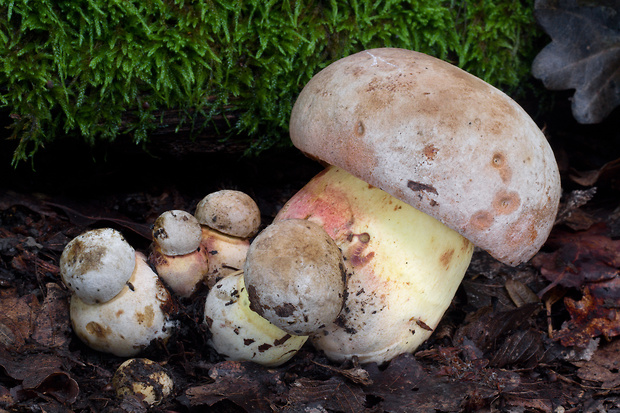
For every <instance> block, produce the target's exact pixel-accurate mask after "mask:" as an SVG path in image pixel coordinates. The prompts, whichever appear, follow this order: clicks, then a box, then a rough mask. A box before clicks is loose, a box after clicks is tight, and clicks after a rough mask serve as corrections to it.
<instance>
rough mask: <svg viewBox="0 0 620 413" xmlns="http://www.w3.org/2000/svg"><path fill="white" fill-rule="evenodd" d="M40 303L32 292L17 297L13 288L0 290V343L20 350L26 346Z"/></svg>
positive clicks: (9, 348) (5, 346)
mask: <svg viewBox="0 0 620 413" xmlns="http://www.w3.org/2000/svg"><path fill="white" fill-rule="evenodd" d="M40 308H41V304H39V301H38V300H37V298H36V297H35V296H34V295H33V294H28V295H26V296H23V297H19V296H18V294H17V291H16V290H14V289H8V290H0V344H2V346H1V347H3V348H5V349H7V350H13V351H20V350H22V349H23V347H25V346H26V343H27V341H28V339H29V338H30V335H31V333H32V330H33V328H34V321H35V317H36V314H38V312H39V311H40Z"/></svg>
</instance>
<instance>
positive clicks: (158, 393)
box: [112, 358, 174, 407]
mask: <svg viewBox="0 0 620 413" xmlns="http://www.w3.org/2000/svg"><path fill="white" fill-rule="evenodd" d="M112 387H114V391H115V392H116V395H117V396H118V397H119V398H124V397H126V396H136V397H138V398H139V399H140V400H141V401H143V402H144V403H146V404H147V405H148V406H149V407H152V406H156V405H158V404H160V403H161V402H162V401H163V400H164V399H165V398H166V397H168V396H170V394H171V393H172V389H173V388H174V382H173V381H172V378H171V377H170V375H169V374H168V372H167V371H166V369H164V368H163V367H162V366H161V365H159V364H157V363H155V362H154V361H152V360H149V359H146V358H132V359H129V360H125V361H124V362H123V363H122V364H121V365H120V366H119V367H118V368H117V369H116V372H115V373H114V376H112Z"/></svg>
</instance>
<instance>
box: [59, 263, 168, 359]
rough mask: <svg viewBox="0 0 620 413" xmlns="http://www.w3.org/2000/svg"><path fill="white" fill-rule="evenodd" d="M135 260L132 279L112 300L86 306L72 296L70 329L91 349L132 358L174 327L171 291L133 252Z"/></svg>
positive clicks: (165, 338) (165, 337) (166, 334)
mask: <svg viewBox="0 0 620 413" xmlns="http://www.w3.org/2000/svg"><path fill="white" fill-rule="evenodd" d="M135 260H136V268H135V270H134V273H133V275H132V277H131V279H130V280H129V282H127V285H126V286H125V287H124V288H123V290H122V291H121V292H120V293H119V294H118V295H116V297H114V298H113V299H112V300H110V301H108V302H106V303H102V304H93V305H89V304H86V303H85V302H84V301H82V300H81V299H80V298H79V297H77V296H76V295H75V294H74V295H72V296H71V303H70V306H69V313H70V316H71V324H72V325H73V331H75V333H76V334H77V336H78V337H79V338H80V340H82V341H83V342H84V343H86V344H87V345H88V346H89V347H90V348H92V349H94V350H97V351H102V352H106V353H111V354H114V355H116V356H119V357H132V356H135V355H136V354H138V353H139V352H140V351H142V350H143V349H145V348H146V347H148V346H149V344H151V342H153V341H154V340H158V339H160V340H164V341H165V340H167V339H168V338H169V337H170V336H171V335H172V332H173V331H174V328H175V327H176V324H177V323H176V322H175V321H174V320H172V315H173V314H174V311H175V309H176V304H175V302H174V299H173V298H172V296H171V294H170V293H169V292H168V290H167V289H166V287H164V285H163V284H162V282H161V281H160V280H159V277H158V276H157V274H155V273H154V272H153V270H151V267H150V266H149V265H148V264H147V263H146V257H144V255H143V254H141V253H136V258H135Z"/></svg>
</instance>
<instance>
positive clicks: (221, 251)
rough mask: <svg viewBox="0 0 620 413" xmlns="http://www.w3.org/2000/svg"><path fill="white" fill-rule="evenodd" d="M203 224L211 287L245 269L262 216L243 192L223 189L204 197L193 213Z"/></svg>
mask: <svg viewBox="0 0 620 413" xmlns="http://www.w3.org/2000/svg"><path fill="white" fill-rule="evenodd" d="M194 215H195V217H196V218H197V219H198V222H200V224H201V225H202V248H204V250H205V251H206V252H207V253H208V256H209V271H208V274H207V276H206V284H207V286H208V287H209V288H211V287H213V285H214V284H215V283H216V282H217V281H218V280H220V279H221V278H223V277H225V276H226V275H228V274H231V273H233V272H236V271H238V270H240V269H241V268H243V263H244V262H245V256H246V254H247V251H248V248H249V246H250V241H249V239H250V238H251V237H252V236H254V235H255V234H256V232H258V229H259V227H260V222H261V217H260V210H259V209H258V205H256V202H254V200H253V199H252V198H251V197H250V196H249V195H247V194H246V193H244V192H241V191H235V190H231V189H224V190H221V191H217V192H213V193H211V194H209V195H207V196H205V197H204V198H203V199H202V200H201V201H200V202H199V203H198V205H197V206H196V211H195V212H194Z"/></svg>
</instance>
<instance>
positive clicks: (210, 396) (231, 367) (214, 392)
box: [185, 361, 281, 412]
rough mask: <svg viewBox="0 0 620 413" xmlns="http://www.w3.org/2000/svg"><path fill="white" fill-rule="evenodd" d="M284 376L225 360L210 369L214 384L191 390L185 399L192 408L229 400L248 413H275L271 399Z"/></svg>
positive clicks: (246, 364)
mask: <svg viewBox="0 0 620 413" xmlns="http://www.w3.org/2000/svg"><path fill="white" fill-rule="evenodd" d="M280 374H281V373H278V372H276V371H274V370H268V369H265V368H264V367H262V366H260V365H257V364H254V363H252V362H238V361H223V362H221V363H218V364H216V365H214V366H213V367H212V368H211V369H210V370H209V377H210V378H211V379H212V380H213V382H212V383H209V384H204V385H200V386H194V387H190V388H189V389H187V391H186V392H185V396H186V397H187V399H188V400H189V404H190V406H192V407H195V406H204V405H207V406H213V405H214V404H215V403H217V402H220V401H223V400H229V401H231V402H233V403H234V404H236V405H237V406H240V407H242V408H243V409H245V410H246V411H248V412H271V411H272V410H271V408H270V402H269V400H268V399H267V396H268V395H271V394H273V393H274V391H273V389H270V387H271V386H274V385H277V384H278V383H281V381H280V377H279V376H280ZM276 393H277V392H276Z"/></svg>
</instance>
